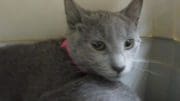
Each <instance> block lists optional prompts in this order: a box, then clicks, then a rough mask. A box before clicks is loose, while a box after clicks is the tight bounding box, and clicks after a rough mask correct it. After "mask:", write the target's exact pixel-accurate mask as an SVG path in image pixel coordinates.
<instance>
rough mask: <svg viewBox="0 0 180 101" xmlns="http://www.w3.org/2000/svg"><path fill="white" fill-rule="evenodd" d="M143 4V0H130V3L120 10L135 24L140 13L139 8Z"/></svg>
mask: <svg viewBox="0 0 180 101" xmlns="http://www.w3.org/2000/svg"><path fill="white" fill-rule="evenodd" d="M142 6H143V0H132V1H131V3H130V4H129V5H128V6H127V7H126V8H125V9H123V10H122V11H121V14H123V15H125V16H126V17H128V18H129V19H130V20H131V21H132V22H134V23H135V24H136V25H137V24H138V20H139V17H140V14H141V9H142Z"/></svg>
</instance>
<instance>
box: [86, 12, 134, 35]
mask: <svg viewBox="0 0 180 101" xmlns="http://www.w3.org/2000/svg"><path fill="white" fill-rule="evenodd" d="M87 20H89V21H87V22H88V23H87V24H88V26H89V27H90V28H91V29H92V31H91V32H93V33H94V34H96V36H101V37H102V36H103V37H107V38H110V37H112V35H115V36H117V37H120V36H121V37H126V36H128V34H129V35H131V34H130V33H132V32H133V30H134V29H135V27H133V25H131V23H130V21H129V20H128V19H127V18H126V17H124V16H123V15H117V14H114V13H112V12H103V11H99V12H96V13H94V14H93V15H91V16H90V19H87Z"/></svg>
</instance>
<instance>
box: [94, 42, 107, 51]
mask: <svg viewBox="0 0 180 101" xmlns="http://www.w3.org/2000/svg"><path fill="white" fill-rule="evenodd" d="M91 45H92V47H93V48H94V49H96V50H98V51H103V50H105V49H106V45H105V43H104V42H102V41H94V42H92V43H91Z"/></svg>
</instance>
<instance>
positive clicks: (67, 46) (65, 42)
mask: <svg viewBox="0 0 180 101" xmlns="http://www.w3.org/2000/svg"><path fill="white" fill-rule="evenodd" d="M60 47H61V48H63V49H65V50H66V52H67V53H68V56H69V57H70V59H71V60H72V64H73V65H74V66H76V67H77V68H78V69H79V70H80V71H81V72H82V73H85V71H82V70H81V69H80V68H79V67H78V65H77V64H76V63H75V61H73V59H72V58H71V50H70V47H69V43H68V41H67V39H64V40H63V42H62V43H61V46H60Z"/></svg>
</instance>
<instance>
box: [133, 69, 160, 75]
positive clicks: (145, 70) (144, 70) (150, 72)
mask: <svg viewBox="0 0 180 101" xmlns="http://www.w3.org/2000/svg"><path fill="white" fill-rule="evenodd" d="M136 69H137V70H140V71H142V72H147V73H149V74H151V75H153V76H161V75H160V74H159V73H157V72H153V71H150V70H148V69H142V68H136Z"/></svg>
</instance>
